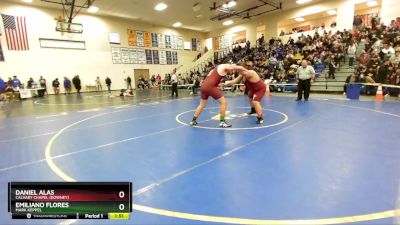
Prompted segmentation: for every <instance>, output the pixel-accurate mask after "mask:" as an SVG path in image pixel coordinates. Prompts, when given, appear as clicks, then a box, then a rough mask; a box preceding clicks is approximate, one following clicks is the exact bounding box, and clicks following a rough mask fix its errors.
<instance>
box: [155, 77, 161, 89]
mask: <svg viewBox="0 0 400 225" xmlns="http://www.w3.org/2000/svg"><path fill="white" fill-rule="evenodd" d="M156 80H157V85H158V90H161V82H162V80H161V75H160V74H158V75H157V77H156Z"/></svg>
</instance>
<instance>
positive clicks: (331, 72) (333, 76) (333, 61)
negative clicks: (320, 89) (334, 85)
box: [328, 56, 337, 79]
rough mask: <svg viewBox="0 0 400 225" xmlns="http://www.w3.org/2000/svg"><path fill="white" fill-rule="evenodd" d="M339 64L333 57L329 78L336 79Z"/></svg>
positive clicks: (330, 63)
mask: <svg viewBox="0 0 400 225" xmlns="http://www.w3.org/2000/svg"><path fill="white" fill-rule="evenodd" d="M336 67H337V64H336V60H335V58H334V56H332V57H331V59H330V62H329V73H328V74H329V77H328V78H332V79H335V70H336Z"/></svg>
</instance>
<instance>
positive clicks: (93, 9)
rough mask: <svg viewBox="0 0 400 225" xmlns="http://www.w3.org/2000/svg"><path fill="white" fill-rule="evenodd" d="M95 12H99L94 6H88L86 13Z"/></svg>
mask: <svg viewBox="0 0 400 225" xmlns="http://www.w3.org/2000/svg"><path fill="white" fill-rule="evenodd" d="M97 11H99V8H97V7H96V6H90V7H89V9H88V12H90V13H96V12H97Z"/></svg>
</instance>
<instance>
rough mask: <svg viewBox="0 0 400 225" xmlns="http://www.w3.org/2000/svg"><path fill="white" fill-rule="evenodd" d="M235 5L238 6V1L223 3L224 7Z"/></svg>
mask: <svg viewBox="0 0 400 225" xmlns="http://www.w3.org/2000/svg"><path fill="white" fill-rule="evenodd" d="M234 6H236V1H233V0H232V1H230V2H228V3H225V4H223V5H222V7H224V8H232V7H234Z"/></svg>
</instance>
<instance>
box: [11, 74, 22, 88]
mask: <svg viewBox="0 0 400 225" xmlns="http://www.w3.org/2000/svg"><path fill="white" fill-rule="evenodd" d="M12 86H13V88H19V87H21V81H20V80H19V79H18V78H17V76H13V80H12Z"/></svg>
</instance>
